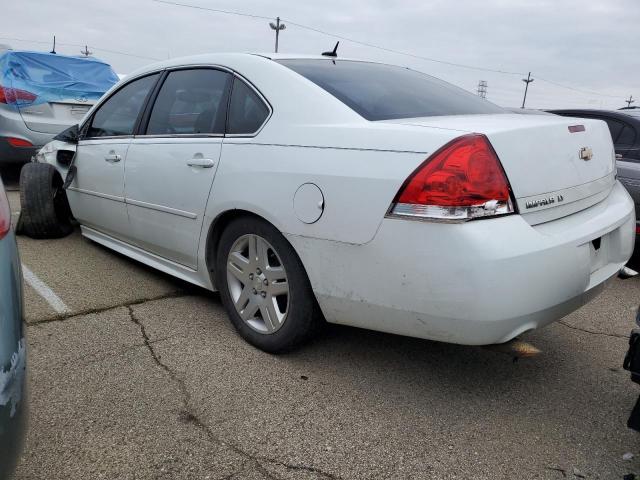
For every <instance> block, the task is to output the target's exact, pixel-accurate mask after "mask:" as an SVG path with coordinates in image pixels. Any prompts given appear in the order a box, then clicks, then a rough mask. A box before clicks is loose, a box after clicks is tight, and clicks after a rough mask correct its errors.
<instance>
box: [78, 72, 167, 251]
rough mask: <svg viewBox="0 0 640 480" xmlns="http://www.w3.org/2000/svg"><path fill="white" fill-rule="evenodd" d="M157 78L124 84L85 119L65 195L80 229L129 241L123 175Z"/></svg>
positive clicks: (157, 75)
mask: <svg viewBox="0 0 640 480" xmlns="http://www.w3.org/2000/svg"><path fill="white" fill-rule="evenodd" d="M158 77H159V74H154V75H150V76H147V77H143V78H141V79H138V80H134V81H133V82H131V83H129V84H127V85H125V86H124V87H122V88H121V89H119V90H118V91H116V92H115V93H114V94H113V95H112V96H111V97H110V98H109V99H108V100H107V101H106V102H104V103H103V104H102V105H101V106H100V107H99V108H98V110H96V113H95V114H94V115H93V116H92V118H91V119H90V120H89V122H90V123H89V126H88V128H87V129H86V133H85V134H84V137H83V138H82V139H81V140H80V142H79V143H78V148H77V153H76V159H75V166H76V168H77V173H76V176H75V178H74V180H73V183H72V184H71V186H70V187H69V188H68V190H67V196H68V198H69V202H70V204H71V208H72V210H73V213H74V216H75V217H76V219H77V220H78V221H79V222H80V223H81V224H82V225H86V226H88V227H91V228H93V229H95V230H98V231H100V232H103V233H105V234H107V235H110V236H113V237H116V238H119V239H121V240H127V239H129V236H130V235H129V234H130V231H129V220H128V217H127V208H126V205H125V196H124V171H125V164H126V158H127V151H128V149H129V144H130V142H131V138H132V135H133V130H134V127H135V124H136V121H137V120H138V117H139V115H140V113H141V110H142V107H143V105H144V102H145V99H146V98H147V96H148V95H149V93H150V92H151V89H152V88H153V86H154V84H155V82H156V81H157V79H158Z"/></svg>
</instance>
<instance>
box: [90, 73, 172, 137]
mask: <svg viewBox="0 0 640 480" xmlns="http://www.w3.org/2000/svg"><path fill="white" fill-rule="evenodd" d="M165 70H166V68H160V69H157V70H151V71H149V72H144V73H140V74H138V75H136V76H135V77H131V78H129V77H127V79H126V81H125V82H124V83H123V84H122V85H119V86H118V88H117V89H116V90H114V91H113V92H111V94H109V96H108V97H104V98H101V99H100V100H98V102H97V103H96V104H94V105H93V107H91V109H90V110H89V111H88V112H87V113H86V116H85V121H84V122H83V123H82V124H81V125H78V131H80V132H82V131H83V130H84V129H85V128H88V126H89V122H90V121H93V116H94V113H95V112H96V111H97V110H98V109H99V108H100V107H102V105H104V104H105V103H106V102H108V101H109V99H111V98H112V97H113V96H114V95H115V94H116V93H118V92H119V91H120V90H122V89H123V88H124V87H126V86H127V85H129V84H130V83H133V82H135V81H136V80H139V79H141V78H143V77H148V76H150V75H155V74H156V73H159V74H161V75H162V72H164V71H165ZM116 85H117V84H116ZM154 87H155V85H154ZM143 107H144V105H143ZM136 123H138V122H137V120H136ZM102 138H105V139H113V138H133V135H110V136H108V137H84V138H82V140H98V139H102Z"/></svg>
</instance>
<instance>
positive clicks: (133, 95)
mask: <svg viewBox="0 0 640 480" xmlns="http://www.w3.org/2000/svg"><path fill="white" fill-rule="evenodd" d="M159 76H160V74H159V73H156V74H154V75H149V76H147V77H144V78H141V79H139V80H134V81H133V82H131V83H129V84H127V85H126V86H124V87H123V88H121V89H120V90H118V91H117V92H116V93H114V94H113V95H111V97H109V99H108V100H107V101H106V102H105V103H103V104H102V105H101V106H100V107H99V108H98V110H97V111H96V113H95V114H94V115H93V119H92V121H91V126H90V127H89V130H88V131H87V137H118V136H126V135H133V129H134V127H135V125H136V121H137V120H138V115H140V110H141V109H142V106H143V105H144V102H145V99H146V98H147V95H149V92H150V91H151V89H152V88H153V86H154V85H155V83H156V81H157V80H158V77H159Z"/></svg>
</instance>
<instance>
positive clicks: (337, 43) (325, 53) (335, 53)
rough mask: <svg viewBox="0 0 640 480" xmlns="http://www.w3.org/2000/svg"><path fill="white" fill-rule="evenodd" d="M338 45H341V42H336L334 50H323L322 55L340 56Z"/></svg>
mask: <svg viewBox="0 0 640 480" xmlns="http://www.w3.org/2000/svg"><path fill="white" fill-rule="evenodd" d="M338 45H340V42H339V41H338V42H336V46H335V47H333V50H332V51H331V52H322V56H323V57H337V56H338Z"/></svg>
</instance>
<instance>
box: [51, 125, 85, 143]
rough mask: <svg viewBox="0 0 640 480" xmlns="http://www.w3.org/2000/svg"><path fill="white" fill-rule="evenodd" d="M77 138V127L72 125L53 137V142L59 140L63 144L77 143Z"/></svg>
mask: <svg viewBox="0 0 640 480" xmlns="http://www.w3.org/2000/svg"><path fill="white" fill-rule="evenodd" d="M78 137H79V129H78V125H72V126H70V127H69V128H67V129H66V130H64V131H62V132H60V133H59V134H58V135H56V136H55V137H53V139H54V140H60V141H61V142H65V143H78Z"/></svg>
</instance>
